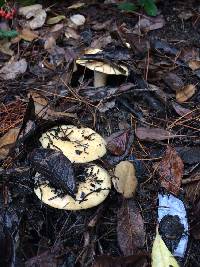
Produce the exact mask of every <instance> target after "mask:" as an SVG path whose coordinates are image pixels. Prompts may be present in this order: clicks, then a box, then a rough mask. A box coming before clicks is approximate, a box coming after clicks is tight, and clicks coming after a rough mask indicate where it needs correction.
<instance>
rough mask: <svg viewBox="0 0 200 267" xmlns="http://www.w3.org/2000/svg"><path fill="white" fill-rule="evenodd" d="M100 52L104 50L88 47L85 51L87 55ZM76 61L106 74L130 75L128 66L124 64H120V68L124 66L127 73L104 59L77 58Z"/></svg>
mask: <svg viewBox="0 0 200 267" xmlns="http://www.w3.org/2000/svg"><path fill="white" fill-rule="evenodd" d="M99 52H102V50H101V49H97V48H95V49H92V48H90V49H87V50H86V51H85V55H86V54H88V55H94V54H97V53H99ZM76 63H77V64H79V65H81V66H85V67H86V68H88V69H90V70H93V71H98V72H102V73H105V74H110V75H125V76H128V69H127V67H126V66H123V65H119V67H120V68H122V69H123V70H124V71H125V73H122V72H120V71H119V69H117V68H115V67H113V66H112V65H110V64H108V63H105V62H103V61H97V60H83V59H77V60H76Z"/></svg>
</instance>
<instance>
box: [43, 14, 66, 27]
mask: <svg viewBox="0 0 200 267" xmlns="http://www.w3.org/2000/svg"><path fill="white" fill-rule="evenodd" d="M63 19H66V17H65V16H64V15H59V16H56V17H53V18H50V19H48V20H47V24H49V25H51V24H56V23H58V22H60V21H61V20H63Z"/></svg>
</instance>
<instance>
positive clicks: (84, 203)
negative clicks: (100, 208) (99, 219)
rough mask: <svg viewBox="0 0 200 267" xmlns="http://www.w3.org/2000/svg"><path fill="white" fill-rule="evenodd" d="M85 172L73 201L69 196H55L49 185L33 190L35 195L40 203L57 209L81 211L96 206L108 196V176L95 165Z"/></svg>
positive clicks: (109, 184) (109, 187)
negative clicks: (84, 177)
mask: <svg viewBox="0 0 200 267" xmlns="http://www.w3.org/2000/svg"><path fill="white" fill-rule="evenodd" d="M85 171H86V173H87V175H86V176H87V177H86V179H85V182H81V183H80V184H79V186H78V192H77V194H76V195H75V199H74V198H72V197H71V196H70V195H65V196H64V197H59V196H57V194H56V193H55V190H54V189H53V188H51V187H49V185H40V186H39V187H37V188H36V189H35V190H34V191H35V194H36V195H37V197H38V198H39V199H40V200H41V201H42V202H44V203H45V204H47V205H49V206H51V207H53V208H57V209H64V210H81V209H88V208H92V207H94V206H97V205H99V204H100V203H101V202H103V201H104V200H105V199H106V197H107V196H108V194H109V191H110V189H111V178H110V175H109V174H108V173H107V171H106V170H104V169H103V168H101V167H99V166H97V165H91V166H89V167H87V168H86V170H85Z"/></svg>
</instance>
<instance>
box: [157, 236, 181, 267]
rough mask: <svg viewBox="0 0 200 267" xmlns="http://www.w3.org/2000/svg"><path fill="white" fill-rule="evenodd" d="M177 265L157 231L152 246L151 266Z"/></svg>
mask: <svg viewBox="0 0 200 267" xmlns="http://www.w3.org/2000/svg"><path fill="white" fill-rule="evenodd" d="M169 266H170V267H171V266H173V267H179V264H178V263H177V261H176V259H175V258H174V257H173V255H172V253H171V252H170V251H169V250H168V248H167V246H166V245H165V243H164V241H163V240H162V238H161V236H160V235H159V233H158V232H157V234H156V238H155V240H154V242H153V248H152V267H169Z"/></svg>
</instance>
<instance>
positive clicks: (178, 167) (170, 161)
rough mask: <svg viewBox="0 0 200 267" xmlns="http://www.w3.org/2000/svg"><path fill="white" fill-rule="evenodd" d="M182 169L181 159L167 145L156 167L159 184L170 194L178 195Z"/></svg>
mask: <svg viewBox="0 0 200 267" xmlns="http://www.w3.org/2000/svg"><path fill="white" fill-rule="evenodd" d="M183 170H184V165H183V161H182V159H181V158H180V157H179V155H178V153H177V152H176V150H175V149H174V148H172V147H170V146H168V147H167V150H166V151H165V155H164V157H163V159H162V160H161V162H160V164H159V167H158V172H159V176H160V182H161V186H162V187H164V188H166V189H167V190H168V191H169V192H171V193H172V194H174V195H178V193H179V190H180V186H181V182H182V177H183Z"/></svg>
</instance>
